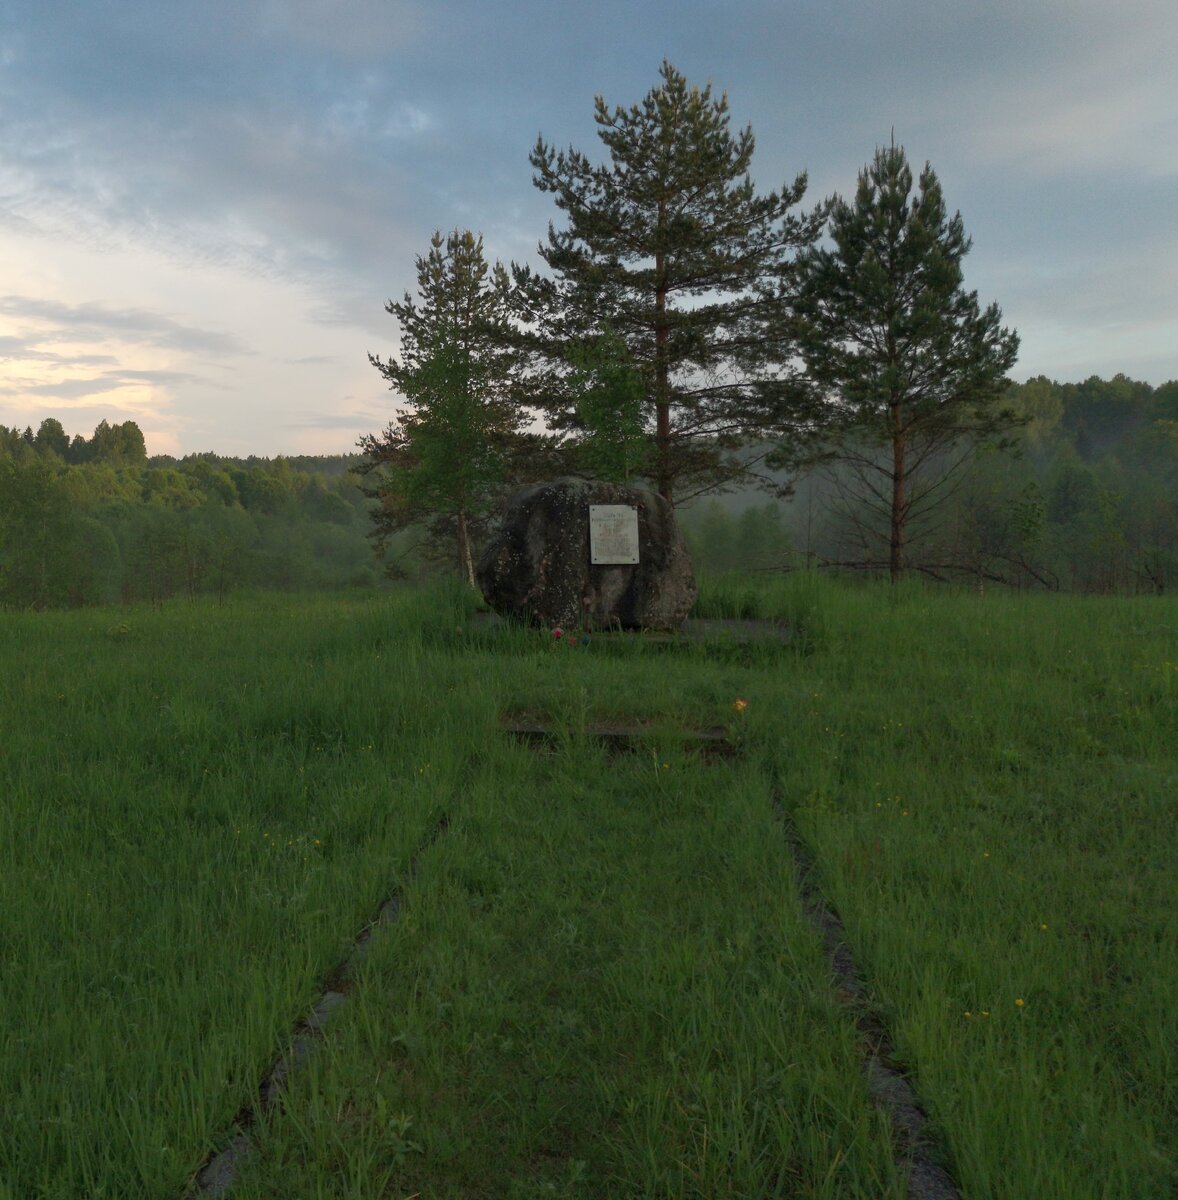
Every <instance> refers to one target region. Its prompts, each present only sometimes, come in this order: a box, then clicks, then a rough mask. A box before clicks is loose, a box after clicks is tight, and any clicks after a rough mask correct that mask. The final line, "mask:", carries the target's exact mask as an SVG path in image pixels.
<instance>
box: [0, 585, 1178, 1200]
mask: <svg viewBox="0 0 1178 1200" xmlns="http://www.w3.org/2000/svg"><path fill="white" fill-rule="evenodd" d="M472 607H473V606H472V603H471V602H470V601H469V600H468V599H467V598H465V597H463V596H461V595H460V594H458V593H454V592H449V591H438V592H433V593H410V592H407V593H405V594H403V595H398V596H393V597H385V598H382V599H379V600H366V599H357V598H314V599H308V598H292V599H279V598H274V597H266V598H256V599H248V600H247V599H241V600H235V601H233V602H232V603H231V604H230V605H228V606H226V607H224V608H218V607H216V606H214V605H211V604H210V605H207V606H205V605H179V604H178V605H176V606H174V607H170V608H166V609H163V610H159V611H155V610H150V609H138V608H135V609H124V610H102V611H97V610H92V611H86V612H79V613H75V614H56V615H43V614H8V615H0V666H2V668H3V670H2V671H0V789H2V792H0V794H2V795H3V805H2V806H0V953H2V958H0V999H2V1001H3V1003H2V1005H0V1045H2V1046H3V1048H4V1053H3V1055H0V1100H2V1102H3V1112H4V1114H5V1126H6V1127H5V1130H4V1135H3V1136H2V1137H0V1197H3V1200H26V1197H42V1198H55V1200H56V1198H60V1200H76V1198H77V1197H82V1196H84V1197H111V1198H115V1197H117V1198H119V1200H123V1198H137V1197H150V1198H153V1200H154V1198H157V1197H177V1198H178V1197H180V1196H181V1195H182V1194H183V1193H184V1191H185V1188H186V1187H187V1185H188V1184H189V1182H190V1181H191V1179H192V1177H193V1175H194V1172H195V1171H196V1169H197V1168H198V1167H199V1165H200V1164H201V1162H202V1161H203V1160H204V1158H205V1157H206V1155H207V1154H208V1153H209V1152H210V1150H212V1149H214V1148H216V1147H217V1146H220V1145H222V1144H224V1142H225V1141H226V1139H227V1138H228V1136H229V1135H230V1132H231V1127H232V1123H233V1120H234V1117H235V1114H237V1113H238V1112H239V1111H240V1110H241V1109H243V1107H245V1108H248V1107H249V1106H251V1105H252V1104H254V1103H255V1101H256V1098H257V1088H258V1082H259V1079H260V1078H261V1077H262V1075H263V1074H264V1073H265V1072H266V1070H267V1068H268V1067H269V1065H270V1064H271V1063H272V1062H273V1061H274V1059H275V1057H276V1055H277V1054H279V1053H280V1052H281V1051H282V1050H283V1048H284V1046H285V1045H286V1044H287V1042H288V1039H289V1037H290V1032H291V1030H292V1028H293V1027H294V1026H295V1024H296V1023H297V1022H298V1021H299V1019H300V1018H301V1017H304V1016H305V1015H306V1013H307V1011H308V1010H309V1008H310V1007H311V1005H312V1004H313V1003H314V1002H315V1000H316V998H317V997H318V995H319V994H320V991H321V990H322V987H323V984H324V981H325V980H326V979H328V978H329V977H330V976H331V974H332V972H333V971H334V970H335V969H336V967H337V965H338V964H339V963H340V962H341V960H342V959H344V958H345V957H346V956H347V955H348V953H349V948H350V947H351V945H352V943H353V939H354V938H355V936H356V934H357V933H358V931H359V930H360V929H361V928H362V927H363V926H364V925H365V923H366V922H367V921H369V920H370V919H371V918H372V917H373V915H374V914H375V912H376V911H377V909H378V908H379V906H380V904H381V902H382V900H383V899H384V898H386V897H387V896H388V895H389V894H390V893H391V892H392V891H393V890H394V889H396V888H397V887H399V886H402V887H403V894H402V907H401V912H400V916H399V919H398V920H397V921H396V922H394V923H392V924H390V925H388V926H387V927H382V929H381V930H380V932H379V933H378V934H377V936H375V937H374V938H373V940H372V943H371V948H370V952H369V954H368V955H367V957H366V958H365V960H364V962H363V964H362V966H360V967H359V968H358V969H357V971H356V977H355V979H354V980H353V983H352V986H351V987H350V995H349V1001H348V1003H347V1004H346V1005H345V1006H344V1007H343V1008H342V1009H341V1010H340V1011H339V1013H338V1014H337V1015H336V1017H335V1018H334V1019H333V1021H332V1022H331V1024H330V1026H329V1027H328V1032H327V1036H326V1037H325V1038H324V1040H323V1041H322V1042H321V1043H319V1044H318V1045H317V1047H316V1050H315V1053H314V1054H313V1055H312V1057H311V1059H310V1060H309V1062H307V1064H306V1065H305V1066H304V1067H303V1068H302V1069H301V1070H299V1071H298V1072H296V1073H295V1074H294V1075H293V1076H292V1078H291V1080H290V1083H289V1092H288V1094H287V1096H286V1099H285V1102H284V1103H283V1105H282V1106H281V1107H280V1108H278V1109H274V1110H271V1111H268V1112H265V1113H259V1114H258V1116H257V1120H256V1123H255V1125H254V1127H253V1129H252V1130H251V1137H252V1140H253V1142H254V1144H255V1147H256V1150H255V1153H254V1154H253V1155H251V1156H250V1158H249V1159H248V1160H247V1161H246V1162H245V1164H244V1165H243V1168H242V1170H241V1172H240V1177H239V1179H238V1181H237V1183H236V1185H235V1187H234V1189H233V1192H232V1194H233V1196H235V1197H237V1196H242V1197H254V1198H257V1197H275V1198H277V1197H292V1198H300V1197H307V1198H310V1197H328V1196H331V1197H336V1196H339V1197H355V1198H357V1200H359V1198H361V1197H363V1198H368V1197H374V1196H386V1197H404V1198H405V1200H408V1198H409V1197H412V1196H421V1197H439V1198H441V1197H487V1198H488V1200H491V1198H520V1200H522V1198H524V1197H541V1196H561V1197H570V1198H571V1197H597V1196H611V1197H613V1196H616V1197H642V1196H652V1197H668V1198H670V1197H680V1196H694V1197H700V1198H701V1200H703V1198H713V1197H722V1196H733V1197H745V1196H749V1197H752V1196H756V1197H761V1196H823V1197H831V1198H835V1197H864V1198H867V1197H872V1198H876V1197H897V1198H898V1197H902V1196H904V1194H905V1181H904V1173H905V1164H904V1162H903V1159H902V1155H900V1154H898V1153H897V1151H896V1149H895V1148H894V1146H893V1142H892V1137H891V1135H890V1132H889V1126H888V1122H887V1119H886V1117H885V1115H884V1114H883V1113H882V1112H881V1111H880V1110H878V1109H877V1108H876V1106H875V1105H874V1104H873V1103H872V1101H871V1099H870V1096H869V1093H868V1089H867V1084H866V1082H865V1081H864V1078H863V1074H862V1069H861V1046H860V1044H859V1038H858V1035H857V1033H856V1029H855V1024H854V1020H853V1016H854V1014H853V1012H851V1011H850V1007H851V1006H849V1005H848V1004H847V1002H846V997H844V996H840V994H839V992H838V989H837V988H836V986H835V984H834V983H833V982H832V980H831V977H830V971H829V968H828V965H827V962H826V959H825V958H824V956H823V952H822V948H821V943H820V938H819V935H818V933H817V932H815V930H814V929H813V928H812V927H811V926H810V925H809V924H808V923H807V921H806V919H805V917H804V915H803V912H802V905H801V903H800V899H799V883H798V880H797V878H796V872H795V867H794V862H793V858H792V855H791V853H790V851H789V849H788V838H796V839H797V840H798V841H799V842H800V843H801V844H802V845H803V846H804V847H805V850H806V852H807V853H808V855H809V857H810V858H811V859H812V860H813V862H814V872H815V880H816V882H817V884H818V886H819V888H820V889H821V891H822V893H823V895H824V896H825V898H826V900H827V902H828V903H829V904H830V906H831V907H832V908H833V909H835V910H836V911H837V913H838V914H839V916H840V918H841V920H842V922H843V924H844V927H845V931H846V938H847V942H848V944H849V946H850V948H851V950H852V952H853V954H854V955H855V959H856V962H857V964H858V966H859V969H860V972H861V974H862V975H863V977H864V980H865V983H866V986H867V990H868V992H869V994H870V996H871V997H872V1002H873V1005H874V1010H875V1012H874V1015H875V1016H876V1017H877V1018H878V1019H880V1020H882V1021H883V1023H884V1024H885V1025H886V1027H887V1029H888V1031H889V1034H890V1036H891V1040H892V1042H893V1044H894V1046H895V1050H896V1054H897V1056H898V1058H899V1060H900V1061H901V1063H902V1065H903V1067H904V1068H905V1070H906V1072H907V1074H908V1075H909V1077H910V1079H911V1080H912V1082H913V1084H914V1086H915V1087H916V1089H917V1092H918V1094H919V1096H920V1098H921V1101H922V1103H923V1105H924V1106H925V1108H926V1110H927V1111H928V1113H929V1116H930V1118H931V1128H932V1130H933V1133H934V1134H935V1138H936V1144H935V1147H934V1152H935V1153H936V1154H937V1155H939V1157H940V1158H941V1160H942V1161H943V1162H944V1164H945V1165H946V1166H947V1167H948V1169H949V1170H950V1171H951V1173H952V1175H953V1177H954V1179H955V1180H956V1182H957V1184H958V1186H959V1187H960V1189H961V1191H962V1193H963V1195H964V1196H966V1197H968V1198H970V1200H982V1198H990V1197H992V1198H994V1200H999V1198H1003V1200H1006V1198H1009V1197H1015V1196H1018V1197H1022V1196H1027V1197H1030V1196H1034V1197H1036V1200H1040V1198H1058V1200H1077V1198H1086V1197H1093V1198H1096V1197H1100V1198H1110V1200H1111V1198H1123V1200H1151V1198H1155V1197H1156V1198H1157V1200H1168V1198H1169V1197H1171V1196H1172V1195H1173V1192H1174V1188H1175V1185H1176V1182H1178V1173H1176V1158H1178V1138H1176V1137H1175V1129H1178V1091H1176V1084H1175V1077H1176V1066H1178V1064H1175V1061H1174V1058H1175V1047H1176V1046H1178V1006H1175V1004H1174V1001H1173V997H1174V996H1175V995H1178V948H1176V947H1178V916H1176V914H1175V905H1174V897H1175V895H1176V894H1178V822H1176V821H1175V816H1176V815H1178V813H1176V811H1175V808H1176V797H1178V602H1175V601H1173V600H1169V599H1142V600H1124V599H1121V600H1093V599H1076V598H1069V597H1048V596H1039V595H1035V596H1025V597H1023V596H1011V595H999V594H995V595H986V596H978V595H973V594H967V593H955V592H945V591H928V590H924V589H921V588H917V587H912V588H900V589H887V588H884V587H871V586H852V585H846V584H836V583H832V582H828V581H824V580H820V579H817V578H813V577H807V576H797V577H792V578H789V579H784V580H778V581H774V582H771V583H764V584H756V585H754V584H751V583H742V582H739V581H722V582H721V583H718V584H716V585H713V586H710V587H708V588H707V589H705V595H704V597H703V600H702V602H701V607H702V610H703V612H705V613H707V614H709V615H716V616H733V617H739V616H763V617H773V618H784V619H785V620H787V621H788V622H790V624H791V626H792V628H793V633H794V636H793V640H792V641H791V642H790V643H789V644H788V645H787V646H782V645H780V644H777V643H774V642H771V641H766V642H765V643H763V644H754V645H752V646H742V645H739V644H735V643H733V642H731V641H725V640H724V639H722V638H718V639H715V640H713V641H711V642H709V643H706V644H692V645H688V646H666V645H662V644H660V643H648V642H646V641H644V640H643V639H640V638H630V639H626V640H625V641H621V642H620V641H618V640H617V639H612V640H611V639H607V638H593V639H591V640H590V641H589V642H588V643H587V644H582V643H580V642H579V641H578V642H576V643H575V644H570V639H568V638H564V639H561V640H560V641H556V640H554V639H552V638H550V637H548V636H547V635H544V634H541V633H536V632H533V633H528V632H521V631H516V630H510V629H488V628H486V627H485V626H483V625H481V624H480V623H478V622H477V621H475V620H474V619H473V613H472ZM738 698H739V699H743V700H746V701H747V702H748V706H747V708H745V709H744V710H743V711H740V712H737V711H735V710H734V708H733V702H734V701H735V700H736V699H738ZM505 713H508V714H527V715H528V716H529V718H531V719H536V720H541V719H542V720H544V721H545V722H546V723H548V724H549V725H550V726H551V727H552V729H553V730H554V731H555V732H556V735H557V736H556V737H555V739H554V742H553V745H552V746H551V747H550V748H547V749H540V750H537V749H535V748H529V747H528V746H525V745H523V744H521V743H519V742H518V741H515V740H513V739H512V738H511V737H509V736H508V735H506V734H505V733H504V731H503V729H502V728H501V717H502V715H503V714H505ZM602 721H610V722H613V723H615V724H633V725H641V727H642V728H643V729H644V730H645V733H646V736H645V738H644V739H643V741H642V744H641V745H640V746H639V747H638V748H637V749H636V750H634V751H632V752H629V753H624V754H617V755H611V754H609V753H608V752H607V750H606V748H605V747H603V745H602V744H601V743H600V742H599V741H598V740H596V739H595V738H593V737H592V736H587V735H586V728H587V726H588V727H592V725H593V724H594V723H596V722H602ZM718 726H722V727H725V728H726V729H727V730H728V733H729V737H730V738H731V740H732V741H733V742H734V743H736V744H737V745H738V747H739V750H740V753H739V754H738V755H737V756H735V757H732V758H728V759H716V760H713V759H705V758H703V757H701V756H700V755H699V754H698V753H697V750H696V748H695V747H694V744H693V742H692V740H691V738H690V737H689V736H687V735H686V734H687V732H689V731H691V730H696V729H700V728H705V727H718ZM442 817H445V818H446V820H447V827H446V832H445V833H444V834H443V835H442V836H441V837H438V838H437V839H436V840H434V841H432V842H431V841H430V834H431V831H432V830H434V829H435V827H436V826H437V824H438V822H439V820H440V819H441V818H442ZM415 859H416V872H415V874H414V876H413V878H412V879H410V877H409V865H410V862H411V861H413V860H415Z"/></svg>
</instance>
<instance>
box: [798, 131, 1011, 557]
mask: <svg viewBox="0 0 1178 1200" xmlns="http://www.w3.org/2000/svg"><path fill="white" fill-rule="evenodd" d="M912 185H913V178H912V171H911V168H910V167H909V166H908V161H907V158H906V157H905V154H904V150H903V147H898V146H895V145H892V146H889V147H886V148H881V149H879V150H877V151H876V153H875V158H874V160H873V161H872V163H871V164H870V165H869V166H867V167H865V168H864V170H863V171H861V172H860V174H859V185H858V189H857V191H856V193H855V198H854V201H853V202H851V203H848V202H847V201H844V200H842V199H839V198H837V197H836V198H835V201H834V205H833V207H832V210H831V216H830V230H829V232H830V238H831V241H832V242H833V245H831V246H828V247H811V248H810V249H808V250H807V251H805V252H804V253H803V254H801V255H800V256H799V261H798V270H799V280H800V288H799V299H798V303H797V314H798V320H797V321H795V322H793V325H794V328H795V329H796V330H797V331H798V336H799V340H800V346H801V352H802V357H803V359H804V361H805V364H806V369H807V372H808V374H809V377H810V379H811V380H812V382H813V385H814V387H815V388H816V390H817V391H818V393H819V395H820V398H821V401H822V404H821V410H820V411H821V412H822V418H821V420H820V422H819V424H818V426H817V428H816V430H815V438H814V441H813V443H812V444H811V447H810V451H811V454H812V455H813V456H814V457H820V458H825V459H826V460H828V461H830V460H837V461H838V462H840V463H842V464H843V465H844V466H845V467H847V468H848V469H849V472H848V475H847V476H846V477H847V478H850V479H851V480H852V481H853V484H854V486H855V487H856V488H857V493H858V496H857V499H858V501H859V502H860V506H861V508H862V509H864V510H866V511H867V512H875V513H876V514H877V515H878V517H879V518H880V522H879V526H878V527H877V528H878V530H879V532H878V536H879V537H881V538H882V540H883V541H884V543H885V545H886V548H887V549H886V556H885V558H884V563H885V565H886V566H887V569H888V572H889V574H890V576H891V578H892V580H893V581H895V580H898V579H899V578H900V577H901V576H902V575H903V573H904V571H905V568H906V566H907V548H908V541H909V533H910V528H911V524H912V522H913V521H914V519H916V518H918V517H922V516H927V515H928V514H929V513H930V512H931V511H932V510H933V508H934V507H935V506H936V505H937V504H939V503H940V502H941V500H942V499H943V498H944V497H945V496H946V494H947V491H948V489H947V488H946V486H945V485H946V483H947V482H948V481H949V480H950V479H951V478H953V476H954V474H955V472H956V471H957V469H958V468H959V467H960V466H961V465H962V464H963V463H964V462H965V461H966V459H967V458H968V455H969V453H970V452H971V451H972V450H973V449H974V448H976V447H977V446H978V445H979V444H980V443H982V442H984V441H988V440H989V441H996V442H999V443H1001V441H1002V435H1003V433H1004V431H1006V430H1008V429H1010V428H1011V427H1012V426H1014V425H1016V424H1018V423H1019V418H1018V417H1017V416H1016V415H1015V413H1014V412H1013V411H1012V410H1011V409H1010V408H1009V407H1008V406H1007V405H1005V404H1004V402H1003V399H1004V396H1005V394H1006V390H1007V386H1008V381H1007V379H1006V372H1007V371H1009V370H1010V368H1011V367H1012V366H1013V365H1014V361H1015V358H1016V356H1017V353H1018V335H1017V334H1015V333H1014V332H1013V331H1012V330H1010V329H1006V328H1003V327H1002V326H1001V325H1000V324H999V322H1000V320H1001V316H1002V314H1001V312H1000V311H999V308H998V306H997V305H996V304H991V305H990V306H989V307H988V308H986V309H985V310H984V311H983V310H981V309H980V308H979V305H978V297H977V293H976V292H967V291H965V289H964V288H963V286H962V271H961V260H962V259H963V258H964V257H965V255H966V253H967V252H968V251H969V248H970V240H969V238H968V237H967V236H966V234H965V230H964V227H963V225H962V221H961V214H960V213H955V214H954V215H953V216H952V217H950V216H949V215H948V211H947V209H946V207H945V199H944V196H943V194H942V192H941V185H940V182H939V181H938V179H937V177H936V175H935V173H934V172H933V170H932V168H931V167H930V166H928V165H927V164H926V166H925V168H924V170H923V171H922V172H921V176H920V181H919V187H918V191H917V194H916V195H913V194H912ZM862 531H864V532H866V531H867V526H866V525H864V526H863V530H862Z"/></svg>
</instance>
